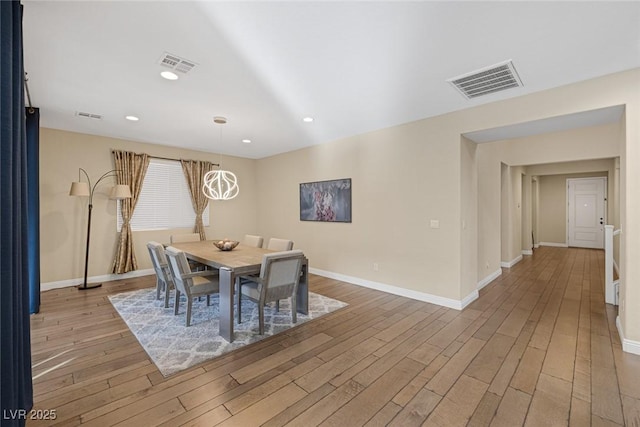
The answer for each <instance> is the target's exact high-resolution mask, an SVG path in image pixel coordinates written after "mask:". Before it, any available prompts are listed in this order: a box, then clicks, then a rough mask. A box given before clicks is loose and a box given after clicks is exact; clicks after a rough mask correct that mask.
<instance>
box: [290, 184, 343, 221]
mask: <svg viewBox="0 0 640 427" xmlns="http://www.w3.org/2000/svg"><path fill="white" fill-rule="evenodd" d="M300 221H320V222H351V178H345V179H334V180H331V181H317V182H305V183H302V184H300Z"/></svg>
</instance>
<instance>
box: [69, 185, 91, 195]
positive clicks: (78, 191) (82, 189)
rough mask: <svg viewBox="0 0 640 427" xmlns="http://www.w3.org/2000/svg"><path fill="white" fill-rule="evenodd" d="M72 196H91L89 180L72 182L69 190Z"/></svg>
mask: <svg viewBox="0 0 640 427" xmlns="http://www.w3.org/2000/svg"><path fill="white" fill-rule="evenodd" d="M69 195H70V196H80V197H89V195H90V191H89V183H87V182H72V183H71V189H70V190H69Z"/></svg>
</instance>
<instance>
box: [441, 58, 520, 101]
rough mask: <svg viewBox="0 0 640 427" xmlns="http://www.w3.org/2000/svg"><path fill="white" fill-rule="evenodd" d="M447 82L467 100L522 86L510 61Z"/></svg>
mask: <svg viewBox="0 0 640 427" xmlns="http://www.w3.org/2000/svg"><path fill="white" fill-rule="evenodd" d="M447 81H448V82H449V83H451V84H452V85H453V86H454V87H455V88H456V89H458V91H459V92H460V93H461V94H463V95H464V97H465V98H467V99H473V98H477V97H479V96H483V95H489V94H490V93H495V92H500V91H501V90H506V89H511V88H514V87H522V86H523V85H522V81H521V80H520V77H519V76H518V72H517V71H516V69H515V67H514V66H513V63H512V62H511V60H508V61H505V62H501V63H499V64H495V65H491V66H489V67H485V68H483V69H480V70H476V71H472V72H470V73H467V74H463V75H461V76H458V77H453V78H451V79H447Z"/></svg>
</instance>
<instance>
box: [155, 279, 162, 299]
mask: <svg viewBox="0 0 640 427" xmlns="http://www.w3.org/2000/svg"><path fill="white" fill-rule="evenodd" d="M161 286H162V282H161V281H160V278H159V277H157V278H156V299H160V288H161Z"/></svg>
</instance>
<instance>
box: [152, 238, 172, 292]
mask: <svg viewBox="0 0 640 427" xmlns="http://www.w3.org/2000/svg"><path fill="white" fill-rule="evenodd" d="M147 249H149V256H150V257H151V264H153V269H154V270H155V271H156V276H158V278H159V279H160V280H162V281H164V282H165V283H169V282H171V272H170V270H169V263H168V262H167V257H166V255H165V253H164V246H162V244H161V243H158V242H154V241H150V242H147Z"/></svg>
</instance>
